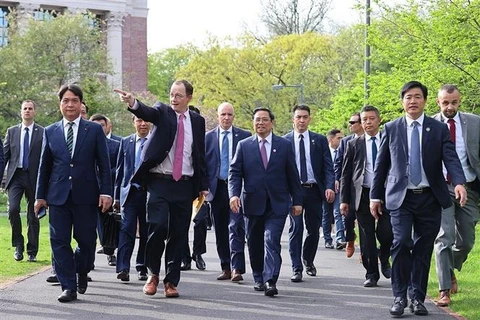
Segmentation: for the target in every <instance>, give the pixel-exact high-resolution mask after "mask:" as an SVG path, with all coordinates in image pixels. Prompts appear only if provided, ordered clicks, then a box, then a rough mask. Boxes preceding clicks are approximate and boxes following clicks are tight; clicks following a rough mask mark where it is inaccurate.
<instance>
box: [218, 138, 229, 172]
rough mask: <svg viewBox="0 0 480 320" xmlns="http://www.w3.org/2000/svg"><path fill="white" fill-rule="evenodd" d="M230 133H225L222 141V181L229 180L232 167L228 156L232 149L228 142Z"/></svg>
mask: <svg viewBox="0 0 480 320" xmlns="http://www.w3.org/2000/svg"><path fill="white" fill-rule="evenodd" d="M228 133H229V132H228V131H223V132H222V134H223V139H222V154H221V155H220V175H219V178H220V179H221V180H227V178H228V168H229V167H230V161H229V160H230V159H229V156H228V153H229V152H228V151H229V148H230V145H229V142H228Z"/></svg>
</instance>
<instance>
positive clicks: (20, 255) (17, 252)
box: [13, 247, 23, 261]
mask: <svg viewBox="0 0 480 320" xmlns="http://www.w3.org/2000/svg"><path fill="white" fill-rule="evenodd" d="M13 259H15V260H16V261H22V260H23V250H21V249H20V248H18V247H17V248H16V249H15V252H14V253H13Z"/></svg>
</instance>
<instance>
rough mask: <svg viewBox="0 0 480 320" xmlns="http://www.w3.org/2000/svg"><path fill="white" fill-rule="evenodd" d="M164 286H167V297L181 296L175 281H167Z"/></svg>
mask: <svg viewBox="0 0 480 320" xmlns="http://www.w3.org/2000/svg"><path fill="white" fill-rule="evenodd" d="M164 288H165V297H167V298H177V297H178V296H179V294H178V290H177V287H175V286H174V285H173V283H171V282H167V283H165V284H164Z"/></svg>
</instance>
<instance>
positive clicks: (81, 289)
mask: <svg viewBox="0 0 480 320" xmlns="http://www.w3.org/2000/svg"><path fill="white" fill-rule="evenodd" d="M87 287H88V279H87V275H86V274H80V273H79V274H78V278H77V291H78V293H80V294H84V293H85V292H86V291H87Z"/></svg>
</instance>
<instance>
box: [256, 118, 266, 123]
mask: <svg viewBox="0 0 480 320" xmlns="http://www.w3.org/2000/svg"><path fill="white" fill-rule="evenodd" d="M253 121H254V122H255V123H267V122H269V121H270V119H269V118H255V119H253Z"/></svg>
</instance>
